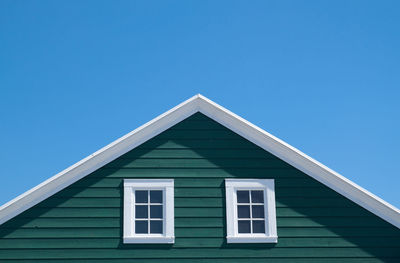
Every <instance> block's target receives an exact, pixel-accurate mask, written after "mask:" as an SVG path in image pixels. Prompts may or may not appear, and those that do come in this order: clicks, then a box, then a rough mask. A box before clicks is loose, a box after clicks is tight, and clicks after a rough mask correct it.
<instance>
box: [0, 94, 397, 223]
mask: <svg viewBox="0 0 400 263" xmlns="http://www.w3.org/2000/svg"><path fill="white" fill-rule="evenodd" d="M196 112H201V113H203V114H204V115H206V116H208V117H209V118H211V119H213V120H215V121H216V122H218V123H220V124H222V125H224V126H225V127H227V128H228V129H231V130H232V131H234V132H236V133H237V134H239V135H241V136H242V137H244V138H246V139H247V140H249V141H251V142H252V143H254V144H256V145H258V146H259V147H261V148H263V149H264V150H266V151H268V152H270V153H272V154H274V155H275V156H277V157H278V158H280V159H282V160H284V161H285V162H287V163H289V164H290V165H292V166H294V167H295V168H297V169H299V170H300V171H302V172H304V173H305V174H307V175H309V176H311V177H312V178H314V179H316V180H317V181H319V182H321V183H323V184H324V185H326V186H328V187H330V188H331V189H333V190H335V191H336V192H338V193H340V194H341V195H343V196H345V197H347V198H348V199H350V200H352V201H353V202H355V203H357V204H358V205H360V206H362V207H364V208H365V209H367V210H369V211H370V212H372V213H374V214H376V215H377V216H379V217H381V218H382V219H384V220H386V221H387V222H389V223H391V224H393V225H395V226H396V227H398V228H400V210H399V209H397V208H396V207H394V206H392V205H391V204H389V203H387V202H386V201H384V200H382V199H381V198H379V197H377V196H375V195H374V194H372V193H370V192H369V191H367V190H365V189H363V188H362V187H360V186H359V185H357V184H355V183H354V182H352V181H350V180H348V179H347V178H345V177H343V176H341V175H340V174H338V173H336V172H335V171H333V170H331V169H329V168H328V167H326V166H324V165H323V164H321V163H319V162H318V161H316V160H314V159H313V158H311V157H309V156H307V155H306V154H304V153H302V152H301V151H299V150H298V149H296V148H294V147H292V146H290V145H289V144H287V143H286V142H284V141H282V140H280V139H278V138H276V137H275V136H273V135H271V134H269V133H268V132H266V131H264V130H263V129H261V128H259V127H257V126H256V125H254V124H252V123H250V122H248V121H246V120H245V119H243V118H241V117H239V116H238V115H236V114H234V113H232V112H230V111H229V110H227V109H225V108H223V107H222V106H220V105H218V104H216V103H215V102H213V101H211V100H209V99H208V98H206V97H204V96H202V95H200V94H198V95H195V96H194V97H192V98H190V99H188V100H187V101H185V102H183V103H181V104H179V105H178V106H176V107H174V108H172V109H171V110H169V111H167V112H165V113H163V114H161V115H160V116H158V117H157V118H155V119H153V120H151V121H149V122H148V123H146V124H144V125H142V126H140V127H139V128H137V129H135V130H133V131H132V132H130V133H128V134H126V135H125V136H123V137H121V138H119V139H118V140H116V141H114V142H112V143H110V144H109V145H107V146H105V147H103V148H102V149H100V150H98V151H97V152H95V153H93V154H91V155H89V156H88V157H86V158H84V159H82V160H81V161H79V162H77V163H76V164H74V165H72V166H70V167H68V168H67V169H65V170H64V171H62V172H60V173H58V174H56V175H55V176H53V177H51V178H49V179H48V180H46V181H44V182H43V183H41V184H39V185H37V186H36V187H34V188H32V189H30V190H29V191H27V192H25V193H23V194H21V195H20V196H18V197H16V198H15V199H13V200H11V201H10V202H8V203H6V204H4V205H3V206H1V207H0V224H3V223H4V222H6V221H7V220H9V219H11V218H13V217H15V216H16V215H18V214H20V213H22V212H23V211H25V210H27V209H29V208H30V207H32V206H34V205H36V204H37V203H39V202H41V201H43V200H44V199H46V198H48V197H50V196H51V195H53V194H55V193H57V192H58V191H60V190H62V189H64V188H66V187H67V186H69V185H71V184H72V183H74V182H76V181H78V180H79V179H81V178H83V177H85V176H86V175H88V174H90V173H92V172H94V171H95V170H97V169H98V168H100V167H102V166H104V165H106V164H107V163H109V162H111V161H113V160H115V159H116V158H118V157H119V156H121V155H123V154H125V153H127V152H129V151H130V150H132V149H134V148H135V147H137V146H138V145H140V144H142V143H143V142H145V141H147V140H149V139H151V138H153V137H154V136H156V135H158V134H160V133H161V132H163V131H165V130H167V129H168V128H170V127H172V126H173V125H175V124H177V123H179V122H180V121H182V120H184V119H186V118H187V117H189V116H191V115H193V114H194V113H196Z"/></svg>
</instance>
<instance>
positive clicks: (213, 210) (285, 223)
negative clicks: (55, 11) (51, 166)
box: [0, 113, 400, 262]
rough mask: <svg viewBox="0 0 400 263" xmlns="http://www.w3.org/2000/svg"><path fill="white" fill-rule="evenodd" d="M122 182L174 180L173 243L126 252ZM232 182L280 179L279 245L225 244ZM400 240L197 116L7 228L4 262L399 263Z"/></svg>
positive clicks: (387, 227) (2, 237)
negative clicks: (359, 261) (227, 186)
mask: <svg viewBox="0 0 400 263" xmlns="http://www.w3.org/2000/svg"><path fill="white" fill-rule="evenodd" d="M125 178H173V179H174V180H175V225H176V242H175V244H173V245H171V246H170V245H168V246H165V245H152V246H151V247H149V246H146V245H132V244H123V243H122V239H121V228H122V180H123V179H125ZM225 178H268V179H275V184H276V205H277V209H276V210H277V223H278V235H279V242H278V244H251V249H249V248H250V246H249V245H248V244H227V243H226V241H225V229H226V226H225V225H226V221H225V212H224V211H225V204H224V198H225V197H224V179H225ZM399 241H400V230H399V229H398V228H396V227H394V226H393V225H391V224H389V223H388V222H386V221H384V220H382V219H380V218H379V217H377V216H376V215H374V214H372V213H371V212H369V211H367V210H366V209H364V208H362V207H360V206H359V205H357V204H355V203H354V202H351V201H350V200H348V199H347V198H345V197H343V196H341V195H340V194H338V193H337V192H335V191H333V190H332V189H330V188H329V187H327V186H325V185H323V184H322V183H320V182H318V181H316V180H315V179H312V178H310V177H309V176H308V175H306V174H304V173H303V172H301V171H299V170H298V169H296V168H294V167H292V166H291V165H289V164H287V163H286V162H284V161H282V160H280V159H279V158H277V157H275V156H274V155H272V154H270V153H268V152H266V151H265V150H263V149H261V148H260V147H258V146H256V145H254V144H253V143H251V142H249V141H248V140H246V139H244V138H243V137H241V136H239V135H237V134H235V133H234V132H232V131H230V130H229V129H227V128H225V127H224V126H222V125H220V124H218V123H216V122H215V121H213V120H211V119H209V118H207V117H206V116H204V115H202V114H200V113H198V114H195V115H193V116H191V117H189V118H187V119H186V120H184V121H182V122H180V123H179V124H176V125H175V126H173V127H171V128H170V129H168V130H166V131H165V132H163V133H161V134H160V135H158V136H156V137H154V138H152V139H151V140H149V141H147V142H146V143H143V144H142V145H140V146H138V147H137V148H135V149H133V150H131V151H129V152H128V153H126V154H124V155H122V156H121V157H119V158H117V159H116V160H114V161H113V162H110V163H109V164H107V165H105V166H104V167H102V168H100V169H98V170H96V171H94V172H92V173H91V174H89V175H88V176H86V177H84V178H82V179H80V180H79V181H77V182H75V183H73V184H72V185H70V186H68V187H67V188H65V189H64V190H61V191H60V192H58V193H56V194H55V195H53V196H51V197H49V198H48V199H46V200H44V201H42V202H40V203H39V204H37V205H35V206H34V207H32V208H30V209H28V210H27V211H25V212H23V213H21V214H20V215H18V216H16V217H15V218H13V219H11V220H9V221H8V222H6V223H5V224H3V225H1V226H0V247H1V248H2V249H1V250H0V261H1V262H7V260H8V259H9V260H12V259H13V260H15V259H18V260H23V259H25V260H40V261H41V262H43V260H49V261H51V260H56V259H60V260H61V259H69V260H70V261H72V262H73V261H74V260H75V261H76V262H82V260H84V259H85V262H98V260H100V259H101V260H104V261H106V260H109V261H110V262H111V260H113V262H125V261H124V260H130V259H132V258H136V259H142V260H143V261H145V259H146V262H147V261H148V262H164V261H165V262H171V261H178V262H197V261H198V262H202V261H201V260H204V259H205V258H206V259H207V260H210V261H213V262H216V261H217V262H228V261H229V260H232V259H234V260H235V262H241V261H240V260H242V261H243V262H260V261H265V260H266V259H268V258H269V259H271V258H274V259H275V260H277V259H280V261H284V260H286V261H287V262H296V261H298V262H310V261H312V260H313V259H314V260H321V259H325V260H328V259H330V260H331V261H332V262H334V260H335V259H337V260H338V261H343V260H345V261H351V260H353V259H354V260H356V258H360V257H362V258H363V260H369V261H370V262H380V261H390V260H393V262H395V260H398V259H399V257H400V255H399V252H398V251H400V245H399V244H400V242H399ZM302 258H303V259H302ZM163 260H164V261H163Z"/></svg>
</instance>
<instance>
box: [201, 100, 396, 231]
mask: <svg viewBox="0 0 400 263" xmlns="http://www.w3.org/2000/svg"><path fill="white" fill-rule="evenodd" d="M200 98H201V100H202V102H201V104H200V112H202V113H203V114H205V115H206V116H208V117H210V118H212V119H214V120H215V121H217V122H219V123H220V124H222V125H224V126H225V127H227V128H228V129H231V130H232V131H234V132H236V133H237V134H239V135H241V136H242V137H244V138H246V139H247V140H249V141H251V142H252V143H254V144H256V145H258V146H259V147H261V148H263V149H264V150H266V151H268V152H270V153H272V154H274V155H275V156H277V157H278V158H280V159H282V160H284V161H285V162H287V163H289V164H290V165H292V166H294V167H295V168H297V169H299V170H300V171H302V172H304V173H305V174H307V175H309V176H311V177H312V178H314V179H316V180H317V181H319V182H321V183H323V184H324V185H326V186H328V187H329V188H331V189H333V190H334V191H336V192H338V193H339V194H341V195H343V196H345V197H346V198H348V199H350V200H351V201H353V202H355V203H357V204H358V205H360V206H362V207H363V208H365V209H367V210H368V211H370V212H372V213H374V214H375V215H377V216H379V217H380V218H382V219H384V220H386V221H387V222H389V223H391V224H392V225H394V226H396V227H398V228H400V210H399V209H398V208H396V207H395V206H393V205H391V204H389V203H388V202H386V201H384V200H383V199H381V198H379V197H378V196H376V195H374V194H372V193H371V192H369V191H367V190H366V189H364V188H362V187H361V186H359V185H357V184H356V183H354V182H352V181H351V180H349V179H347V178H345V177H344V176H342V175H340V174H339V173H337V172H335V171H333V170H332V169H330V168H328V167H327V166H325V165H323V164H321V163H320V162H318V161H316V160H315V159H313V158H311V157H310V156H308V155H306V154H305V153H303V152H301V151H300V150H298V149H296V148H295V147H293V146H291V145H289V144H288V143H286V142H284V141H282V140H280V139H279V138H277V137H275V136H273V135H272V134H270V133H268V132H266V131H264V130H263V129H261V128H259V127H258V126H256V125H254V124H252V123H250V122H249V121H247V120H245V119H243V118H242V117H240V116H238V115H236V114H235V113H233V112H231V111H229V110H227V109H225V108H224V107H222V106H220V105H218V104H216V103H215V102H213V101H211V100H209V99H208V98H206V97H204V96H201V95H200ZM209 105H212V107H210V106H209Z"/></svg>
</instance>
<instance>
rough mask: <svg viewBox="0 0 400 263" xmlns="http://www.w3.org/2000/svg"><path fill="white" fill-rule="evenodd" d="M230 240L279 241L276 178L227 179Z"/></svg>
mask: <svg viewBox="0 0 400 263" xmlns="http://www.w3.org/2000/svg"><path fill="white" fill-rule="evenodd" d="M225 187H226V215H227V218H226V220H227V241H228V243H270V242H271V243H275V242H277V232H276V212H275V191H274V180H272V179H226V180H225Z"/></svg>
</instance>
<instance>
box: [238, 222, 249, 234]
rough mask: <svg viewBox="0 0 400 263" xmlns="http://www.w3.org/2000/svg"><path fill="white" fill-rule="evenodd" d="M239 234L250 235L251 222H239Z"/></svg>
mask: <svg viewBox="0 0 400 263" xmlns="http://www.w3.org/2000/svg"><path fill="white" fill-rule="evenodd" d="M238 232H239V233H250V220H239V221H238Z"/></svg>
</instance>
